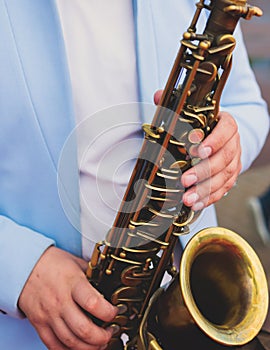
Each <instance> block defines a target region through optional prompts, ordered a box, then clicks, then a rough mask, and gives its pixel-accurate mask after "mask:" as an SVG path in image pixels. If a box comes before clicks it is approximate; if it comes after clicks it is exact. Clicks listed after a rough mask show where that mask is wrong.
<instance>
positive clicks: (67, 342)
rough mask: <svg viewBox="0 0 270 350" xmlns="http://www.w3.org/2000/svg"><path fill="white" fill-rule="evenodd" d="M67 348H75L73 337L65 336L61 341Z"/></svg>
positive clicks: (75, 342) (75, 343)
mask: <svg viewBox="0 0 270 350" xmlns="http://www.w3.org/2000/svg"><path fill="white" fill-rule="evenodd" d="M62 342H63V343H64V344H65V345H66V346H67V347H68V348H70V349H76V346H77V341H76V340H75V339H74V337H66V338H65V339H63V341H62Z"/></svg>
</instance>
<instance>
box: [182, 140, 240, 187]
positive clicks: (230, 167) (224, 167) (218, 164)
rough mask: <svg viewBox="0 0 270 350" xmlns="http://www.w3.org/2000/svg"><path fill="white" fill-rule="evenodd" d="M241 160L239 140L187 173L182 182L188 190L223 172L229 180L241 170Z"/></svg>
mask: <svg viewBox="0 0 270 350" xmlns="http://www.w3.org/2000/svg"><path fill="white" fill-rule="evenodd" d="M240 158H241V148H240V144H239V141H238V139H236V140H233V141H232V142H230V143H229V144H227V145H226V146H224V147H223V148H222V149H221V150H219V151H218V152H217V153H215V154H214V155H213V156H212V157H210V158H209V159H204V160H202V161H201V162H200V163H198V164H197V165H196V166H194V167H193V168H191V169H190V170H188V171H186V172H185V173H184V174H183V175H182V178H181V182H182V184H183V186H184V187H186V188H187V187H190V186H192V185H194V184H195V183H198V182H202V181H205V180H206V179H208V178H210V177H213V176H215V175H217V174H219V173H221V172H224V173H225V175H226V176H227V178H229V177H231V176H232V175H233V173H234V171H235V170H236V169H238V168H239V167H240V168H241V161H240ZM227 178H226V180H227Z"/></svg>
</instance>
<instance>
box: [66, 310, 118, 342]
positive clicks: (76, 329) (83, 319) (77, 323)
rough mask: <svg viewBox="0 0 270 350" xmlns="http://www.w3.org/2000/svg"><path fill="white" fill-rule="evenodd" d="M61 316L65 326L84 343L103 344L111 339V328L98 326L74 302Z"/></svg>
mask: <svg viewBox="0 0 270 350" xmlns="http://www.w3.org/2000/svg"><path fill="white" fill-rule="evenodd" d="M62 317H63V319H64V321H65V323H66V325H67V327H68V328H69V329H70V330H71V331H72V332H73V333H74V335H76V336H77V337H78V338H79V339H81V340H82V341H83V342H84V343H87V344H90V345H95V346H104V345H105V344H107V343H108V342H109V341H110V339H111V336H112V330H110V329H109V330H106V329H104V328H101V327H98V326H97V325H96V324H94V323H93V322H92V320H91V319H90V318H89V317H87V316H86V315H85V314H84V313H83V312H82V310H81V309H80V308H79V307H78V306H77V305H75V304H74V305H73V306H72V307H70V306H69V307H66V308H65V309H64V310H63V314H62ZM88 346H89V345H88Z"/></svg>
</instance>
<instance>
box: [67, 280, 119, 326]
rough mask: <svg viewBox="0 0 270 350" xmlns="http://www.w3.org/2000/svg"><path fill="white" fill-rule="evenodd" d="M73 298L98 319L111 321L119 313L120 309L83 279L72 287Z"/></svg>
mask: <svg viewBox="0 0 270 350" xmlns="http://www.w3.org/2000/svg"><path fill="white" fill-rule="evenodd" d="M72 298H73V300H74V301H75V302H76V303H77V304H78V305H80V306H81V307H82V308H83V309H84V310H86V311H88V312H89V313H90V314H91V315H93V316H95V317H97V318H98V319H100V320H102V321H105V322H110V321H112V320H113V319H114V318H115V316H116V315H117V311H118V309H117V308H116V307H114V306H113V305H111V304H110V303H109V302H108V301H107V300H106V299H105V298H104V297H103V296H102V295H101V294H100V293H99V292H98V291H97V290H96V289H95V288H94V287H93V286H92V285H91V284H90V283H89V282H88V281H87V279H82V280H81V283H78V284H76V285H75V286H74V287H73V289H72Z"/></svg>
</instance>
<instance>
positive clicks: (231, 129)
mask: <svg viewBox="0 0 270 350" xmlns="http://www.w3.org/2000/svg"><path fill="white" fill-rule="evenodd" d="M237 133H238V127H237V124H236V121H235V120H234V118H233V117H232V116H231V115H230V114H229V113H226V112H221V113H220V114H219V121H218V124H217V126H216V127H215V128H214V129H213V131H212V132H211V133H210V134H209V135H208V136H207V137H206V139H205V140H204V141H203V142H202V143H201V145H200V146H199V147H198V152H199V155H200V157H201V158H203V159H204V158H207V157H209V156H210V155H211V154H214V153H216V152H218V151H219V150H220V149H222V148H223V146H224V145H225V144H226V143H228V142H229V140H231V139H232V138H233V137H234V136H235V135H236V134H237Z"/></svg>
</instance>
